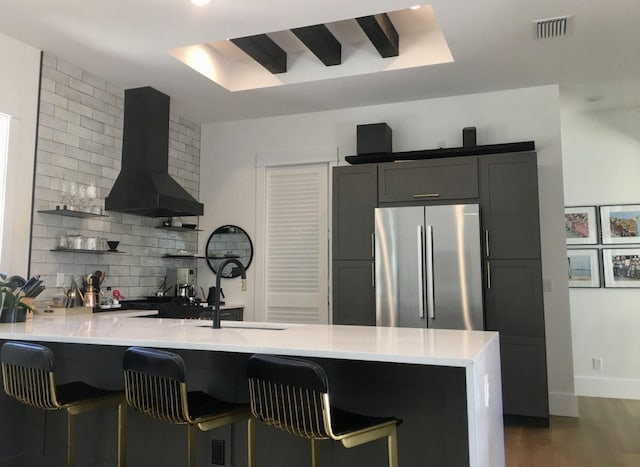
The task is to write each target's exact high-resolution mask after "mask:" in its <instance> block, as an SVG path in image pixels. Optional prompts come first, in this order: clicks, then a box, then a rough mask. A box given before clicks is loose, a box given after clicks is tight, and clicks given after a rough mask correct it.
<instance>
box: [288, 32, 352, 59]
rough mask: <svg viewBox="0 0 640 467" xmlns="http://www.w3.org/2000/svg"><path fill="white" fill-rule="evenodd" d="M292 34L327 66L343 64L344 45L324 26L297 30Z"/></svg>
mask: <svg viewBox="0 0 640 467" xmlns="http://www.w3.org/2000/svg"><path fill="white" fill-rule="evenodd" d="M291 32H292V33H293V34H295V36H296V37H297V38H298V39H300V40H301V41H302V43H303V44H304V45H306V46H307V48H308V49H309V50H311V52H313V54H314V55H315V56H316V57H318V58H319V59H320V60H321V61H322V63H324V64H325V65H326V66H332V65H340V63H342V45H341V44H340V42H339V41H338V39H336V37H335V36H334V35H333V34H332V33H331V31H329V29H327V27H326V26H325V25H324V24H318V25H315V26H307V27H304V28H295V29H292V30H291Z"/></svg>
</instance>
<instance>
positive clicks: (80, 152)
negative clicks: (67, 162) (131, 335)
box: [66, 147, 91, 162]
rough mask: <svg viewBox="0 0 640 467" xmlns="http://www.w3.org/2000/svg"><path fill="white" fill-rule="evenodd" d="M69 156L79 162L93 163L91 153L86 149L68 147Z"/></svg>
mask: <svg viewBox="0 0 640 467" xmlns="http://www.w3.org/2000/svg"><path fill="white" fill-rule="evenodd" d="M66 154H67V156H69V157H72V158H73V159H76V160H78V161H83V162H89V161H91V153H90V152H89V151H87V150H86V149H80V148H76V147H68V148H67V151H66Z"/></svg>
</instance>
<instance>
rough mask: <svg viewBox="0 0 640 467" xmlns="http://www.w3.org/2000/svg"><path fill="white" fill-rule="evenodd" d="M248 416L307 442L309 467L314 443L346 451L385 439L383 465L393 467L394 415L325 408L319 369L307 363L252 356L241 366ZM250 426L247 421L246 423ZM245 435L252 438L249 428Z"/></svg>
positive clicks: (324, 382)
mask: <svg viewBox="0 0 640 467" xmlns="http://www.w3.org/2000/svg"><path fill="white" fill-rule="evenodd" d="M247 377H248V379H249V396H250V399H251V412H252V414H253V416H254V417H255V418H257V419H258V420H261V421H262V422H264V423H266V424H267V425H271V426H274V427H276V428H279V429H281V430H284V431H287V432H289V433H292V434H294V435H297V436H301V437H304V438H309V439H310V440H311V460H312V464H311V465H312V466H313V467H317V466H318V446H317V443H318V440H321V439H333V440H336V441H340V442H341V443H342V445H343V446H344V447H347V448H351V447H354V446H358V445H360V444H364V443H367V442H369V441H373V440H376V439H379V438H384V437H386V438H387V446H388V451H389V467H398V446H397V426H398V425H399V424H400V423H402V421H401V420H400V419H397V418H395V417H371V416H366V415H359V414H355V413H352V412H347V411H345V410H341V409H338V408H336V407H333V406H331V402H330V399H329V383H328V380H327V375H326V373H325V371H324V369H323V368H322V367H321V366H320V365H318V364H316V363H314V362H311V361H308V360H302V359H298V358H290V357H276V356H271V355H253V356H251V357H250V358H249V362H248V364H247ZM250 423H253V422H252V421H250ZM249 436H250V437H253V436H254V428H253V427H250V429H249ZM254 446H255V443H254V440H253V439H250V440H249V450H250V452H249V462H250V463H249V465H254V466H255V465H256V464H255V448H254Z"/></svg>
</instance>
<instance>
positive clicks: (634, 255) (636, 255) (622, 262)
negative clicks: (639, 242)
mask: <svg viewBox="0 0 640 467" xmlns="http://www.w3.org/2000/svg"><path fill="white" fill-rule="evenodd" d="M602 262H603V264H604V286H605V287H640V248H619V249H614V248H603V249H602Z"/></svg>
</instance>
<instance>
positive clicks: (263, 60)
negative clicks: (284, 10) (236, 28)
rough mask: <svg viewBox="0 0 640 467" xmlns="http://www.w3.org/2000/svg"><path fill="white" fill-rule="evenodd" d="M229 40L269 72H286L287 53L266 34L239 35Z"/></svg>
mask: <svg viewBox="0 0 640 467" xmlns="http://www.w3.org/2000/svg"><path fill="white" fill-rule="evenodd" d="M231 42H233V43H234V44H235V45H237V46H238V47H239V48H240V49H241V50H243V51H244V52H245V53H246V54H247V55H249V56H250V57H251V58H253V59H254V60H255V61H256V62H258V63H259V64H260V65H262V66H263V67H265V68H266V69H267V70H269V71H270V72H271V73H273V74H277V73H286V71H287V53H286V52H285V51H284V50H282V49H281V48H280V46H279V45H278V44H276V43H275V42H273V40H272V39H271V38H270V37H269V36H267V35H266V34H258V35H257V36H247V37H239V38H237V39H231Z"/></svg>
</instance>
